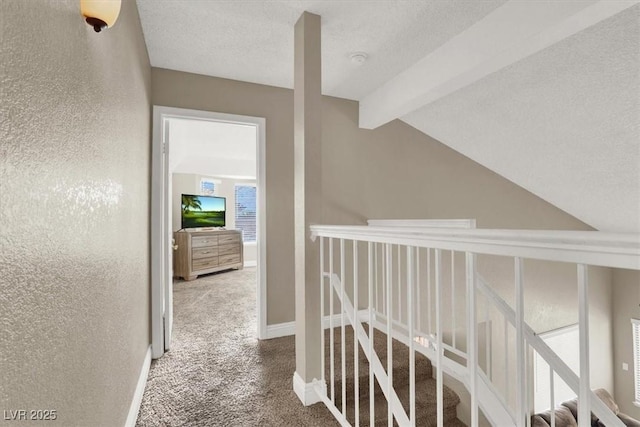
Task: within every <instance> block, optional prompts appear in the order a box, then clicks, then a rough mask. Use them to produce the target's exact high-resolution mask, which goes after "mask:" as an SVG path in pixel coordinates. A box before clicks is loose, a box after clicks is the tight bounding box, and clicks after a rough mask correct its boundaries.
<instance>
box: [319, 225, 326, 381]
mask: <svg viewBox="0 0 640 427" xmlns="http://www.w3.org/2000/svg"><path fill="white" fill-rule="evenodd" d="M324 284H325V280H324V237H320V360H321V361H322V372H321V374H320V375H321V380H322V382H323V383H324V382H325V365H324Z"/></svg>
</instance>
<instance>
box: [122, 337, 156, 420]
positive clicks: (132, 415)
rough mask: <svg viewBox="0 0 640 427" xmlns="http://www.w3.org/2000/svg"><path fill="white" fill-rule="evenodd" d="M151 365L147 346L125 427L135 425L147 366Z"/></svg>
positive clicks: (149, 351)
mask: <svg viewBox="0 0 640 427" xmlns="http://www.w3.org/2000/svg"><path fill="white" fill-rule="evenodd" d="M150 367H151V346H149V348H147V353H146V354H145V356H144V360H143V361H142V367H141V368H140V376H139V377H138V384H136V390H135V392H134V393H133V399H132V400H131V406H130V407H129V415H127V421H126V422H125V424H124V425H125V427H135V425H136V420H137V419H138V413H139V412H140V406H141V405H142V396H143V395H144V388H145V386H146V385H147V378H148V377H149V368H150Z"/></svg>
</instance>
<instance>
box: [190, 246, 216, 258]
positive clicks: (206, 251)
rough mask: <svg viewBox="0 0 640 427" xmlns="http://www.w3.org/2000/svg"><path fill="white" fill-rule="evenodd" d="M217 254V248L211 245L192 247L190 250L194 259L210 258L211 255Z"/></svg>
mask: <svg viewBox="0 0 640 427" xmlns="http://www.w3.org/2000/svg"><path fill="white" fill-rule="evenodd" d="M217 255H218V248H216V247H213V248H207V247H205V248H193V250H192V252H191V257H192V258H193V259H194V260H195V259H201V258H211V257H213V256H217Z"/></svg>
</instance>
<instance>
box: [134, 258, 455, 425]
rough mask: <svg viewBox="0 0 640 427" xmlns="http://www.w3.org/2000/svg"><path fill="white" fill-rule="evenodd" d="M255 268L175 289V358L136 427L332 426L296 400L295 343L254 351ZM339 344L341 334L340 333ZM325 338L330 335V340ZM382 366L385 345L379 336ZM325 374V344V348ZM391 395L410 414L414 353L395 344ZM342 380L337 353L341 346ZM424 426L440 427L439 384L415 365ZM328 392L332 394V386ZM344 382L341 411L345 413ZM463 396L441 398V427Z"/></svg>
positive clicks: (157, 370)
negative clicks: (410, 365) (437, 424)
mask: <svg viewBox="0 0 640 427" xmlns="http://www.w3.org/2000/svg"><path fill="white" fill-rule="evenodd" d="M255 280H256V278H255V268H247V269H244V270H241V271H235V270H234V271H229V272H224V273H218V274H212V275H208V276H204V277H202V278H199V279H197V280H194V281H191V282H184V281H178V282H175V284H174V329H173V330H174V336H173V343H172V346H171V350H170V351H169V352H168V353H167V354H166V355H165V356H164V357H162V358H161V359H159V360H156V361H153V362H152V365H151V371H150V372H149V380H148V382H147V386H146V389H145V392H144V397H143V401H142V407H141V409H140V415H139V416H138V421H137V426H140V427H146V426H336V425H339V424H338V422H337V421H335V419H334V418H333V416H332V415H331V413H330V412H329V410H328V409H326V408H325V406H324V405H323V404H321V403H320V404H316V405H313V406H311V407H304V406H302V404H301V403H300V401H299V400H298V398H297V397H296V395H295V394H294V393H293V390H292V377H293V372H294V371H295V348H294V345H295V343H294V338H293V337H292V336H291V337H284V338H277V339H273V340H266V341H258V340H257V339H256V338H255V335H256V310H255V305H256V294H255V288H256V285H255ZM346 332H347V333H346V334H345V339H346V342H347V343H349V344H348V345H347V349H348V351H347V358H345V359H346V360H345V362H346V365H347V373H348V375H347V385H348V390H349V391H348V394H347V408H348V411H347V413H348V418H349V420H350V421H351V422H353V419H354V414H353V407H354V403H353V394H352V393H353V382H354V380H353V377H354V375H353V344H352V343H353V334H352V331H351V329H350V328H349V327H348V328H347V329H346ZM335 333H336V343H339V342H340V329H336V330H335ZM327 336H328V331H327ZM375 342H376V350H377V352H378V354H379V355H380V356H381V359H382V361H383V363H384V364H386V362H385V357H386V336H385V335H384V334H382V333H379V332H376V335H375ZM326 347H327V348H326V356H327V363H326V366H327V372H328V371H329V369H328V359H329V344H328V340H327V343H326ZM393 347H394V349H393V351H394V377H395V378H394V379H395V381H394V387H395V388H396V390H397V391H398V394H399V396H400V399H401V401H402V403H403V405H404V406H405V409H406V410H408V368H407V362H408V351H407V348H406V346H404V345H403V344H400V343H399V342H395V340H394V346H393ZM359 353H360V354H359V356H360V357H359V359H360V369H359V375H358V377H360V383H361V387H362V388H361V390H362V394H361V404H360V405H361V425H369V421H368V419H369V414H368V407H369V403H368V402H369V399H368V364H367V363H366V359H365V358H364V355H363V354H362V352H359ZM335 355H336V379H338V378H340V366H341V362H340V350H339V344H337V345H336V353H335ZM416 372H417V375H416V380H417V384H416V391H417V394H418V395H419V396H420V397H421V398H420V399H418V402H417V407H418V419H417V425H418V426H432V425H435V412H436V408H435V381H433V379H431V373H432V368H431V363H430V362H429V360H428V359H426V358H424V357H422V356H418V357H417V365H416ZM328 385H329V384H328ZM341 387H342V386H341V382H340V381H337V383H336V403H337V406H338V407H341V402H340V400H341V399H340V394H341ZM376 395H377V397H376V425H380V426H383V425H385V426H386V425H387V414H386V400H384V398H383V396H382V393H381V392H380V390H379V387H377V386H376ZM458 402H459V399H458V396H456V395H455V393H453V392H452V391H451V390H449V389H447V388H445V426H447V427H460V426H464V424H462V423H461V422H460V421H459V420H457V419H456V412H455V411H456V409H455V408H456V406H457V404H458Z"/></svg>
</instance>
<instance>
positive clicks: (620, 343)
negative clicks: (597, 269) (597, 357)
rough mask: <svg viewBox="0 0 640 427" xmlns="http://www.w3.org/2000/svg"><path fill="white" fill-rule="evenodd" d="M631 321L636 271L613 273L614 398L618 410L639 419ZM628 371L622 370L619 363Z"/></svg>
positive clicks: (638, 302) (638, 287)
mask: <svg viewBox="0 0 640 427" xmlns="http://www.w3.org/2000/svg"><path fill="white" fill-rule="evenodd" d="M631 318H634V319H640V271H633V270H622V269H614V270H613V348H614V350H613V352H614V364H613V368H614V369H613V372H614V378H615V391H614V397H615V399H616V403H617V404H618V406H620V411H622V412H624V413H626V414H628V415H631V416H632V417H634V418H636V419H639V420H640V408H638V407H637V406H634V405H633V399H634V391H633V386H634V384H633V347H632V344H633V340H632V338H631ZM623 363H626V364H628V365H629V370H628V371H624V370H622V364H623Z"/></svg>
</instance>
